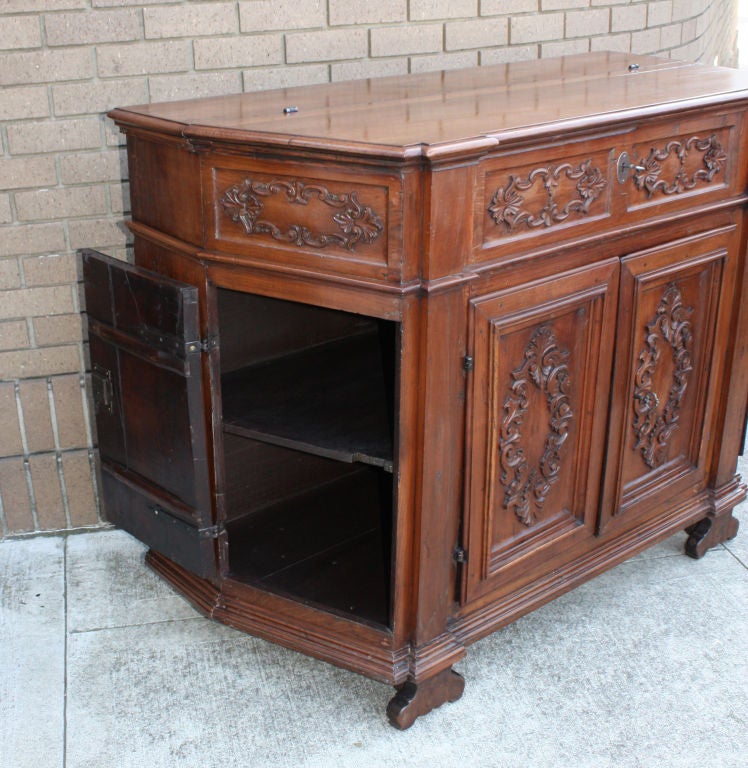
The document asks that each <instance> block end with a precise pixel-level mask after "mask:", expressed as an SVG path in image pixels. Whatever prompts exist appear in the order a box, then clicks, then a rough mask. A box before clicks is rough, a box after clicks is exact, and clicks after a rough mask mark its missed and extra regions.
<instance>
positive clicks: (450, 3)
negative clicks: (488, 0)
mask: <svg viewBox="0 0 748 768" xmlns="http://www.w3.org/2000/svg"><path fill="white" fill-rule="evenodd" d="M477 15H478V2H477V0H410V20H411V21H432V20H436V19H460V18H465V17H472V16H477Z"/></svg>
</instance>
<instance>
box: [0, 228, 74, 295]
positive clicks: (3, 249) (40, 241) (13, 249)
mask: <svg viewBox="0 0 748 768" xmlns="http://www.w3.org/2000/svg"><path fill="white" fill-rule="evenodd" d="M64 249H65V230H64V228H63V225H62V224H61V223H54V224H25V225H16V226H12V227H2V228H1V229H0V256H25V255H27V254H31V253H49V252H50V251H62V250H64ZM3 265H5V269H11V267H10V266H8V265H7V264H6V263H5V262H4V261H0V288H15V287H17V286H16V285H4V284H3V278H2V275H3V268H4V267H3ZM18 285H20V283H19V284H18Z"/></svg>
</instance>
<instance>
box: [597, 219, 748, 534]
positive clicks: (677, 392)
mask: <svg viewBox="0 0 748 768" xmlns="http://www.w3.org/2000/svg"><path fill="white" fill-rule="evenodd" d="M736 247H737V239H736V233H735V229H734V228H733V227H728V228H725V229H721V230H717V231H712V232H706V233H703V234H700V235H696V236H693V237H688V238H684V239H683V240H679V241H676V242H673V243H670V244H667V245H664V246H660V247H657V248H652V249H650V250H647V251H642V252H640V253H636V254H632V255H630V256H628V257H627V258H624V259H623V261H622V267H621V296H620V317H619V334H618V339H617V347H616V361H615V373H614V379H615V382H616V383H615V394H614V398H613V403H612V408H611V427H610V435H611V437H610V440H611V445H610V448H609V449H608V450H609V452H610V460H609V461H608V471H607V476H606V485H605V498H604V503H603V508H602V516H601V528H610V527H613V526H615V525H621V524H625V525H629V524H633V523H634V522H635V520H636V519H638V518H639V516H640V515H646V516H647V517H648V518H650V517H652V516H656V515H658V514H664V513H666V512H667V511H668V509H669V502H670V500H671V499H673V498H675V497H676V496H678V495H679V496H680V498H681V499H683V498H689V494H688V492H687V491H688V489H689V488H691V489H692V490H693V494H695V493H697V492H698V491H699V490H701V489H703V488H704V487H705V486H706V483H707V479H708V478H707V473H708V464H709V456H708V455H707V442H708V438H709V433H710V431H711V428H712V419H713V418H714V417H715V407H716V401H717V399H718V397H719V392H720V388H721V385H722V380H723V371H722V367H723V366H722V360H723V358H724V355H725V346H726V342H727V335H728V333H729V330H728V329H729V322H730V314H729V313H730V302H729V301H725V302H721V298H722V295H723V294H724V293H725V292H726V291H730V290H732V287H733V286H734V269H735V265H734V262H735V259H734V257H732V256H731V254H730V251H731V249H733V248H736ZM693 494H691V495H693Z"/></svg>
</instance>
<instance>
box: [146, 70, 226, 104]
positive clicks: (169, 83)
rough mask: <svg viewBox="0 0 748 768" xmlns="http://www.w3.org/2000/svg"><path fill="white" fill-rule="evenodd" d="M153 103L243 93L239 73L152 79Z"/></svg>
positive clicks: (161, 76) (202, 73)
mask: <svg viewBox="0 0 748 768" xmlns="http://www.w3.org/2000/svg"><path fill="white" fill-rule="evenodd" d="M150 90H151V101H175V100H178V99H196V98H199V97H201V96H223V95H225V94H228V93H239V92H240V91H241V75H240V73H239V72H233V71H232V72H201V73H199V74H190V75H159V76H158V77H152V78H150Z"/></svg>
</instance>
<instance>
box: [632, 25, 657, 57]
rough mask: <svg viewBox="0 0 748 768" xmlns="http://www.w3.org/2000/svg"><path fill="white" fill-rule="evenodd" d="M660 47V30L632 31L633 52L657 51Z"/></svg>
mask: <svg viewBox="0 0 748 768" xmlns="http://www.w3.org/2000/svg"><path fill="white" fill-rule="evenodd" d="M659 47H660V30H659V29H658V28H655V29H645V30H643V31H641V32H632V33H631V53H656V52H657V51H658V50H659Z"/></svg>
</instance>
